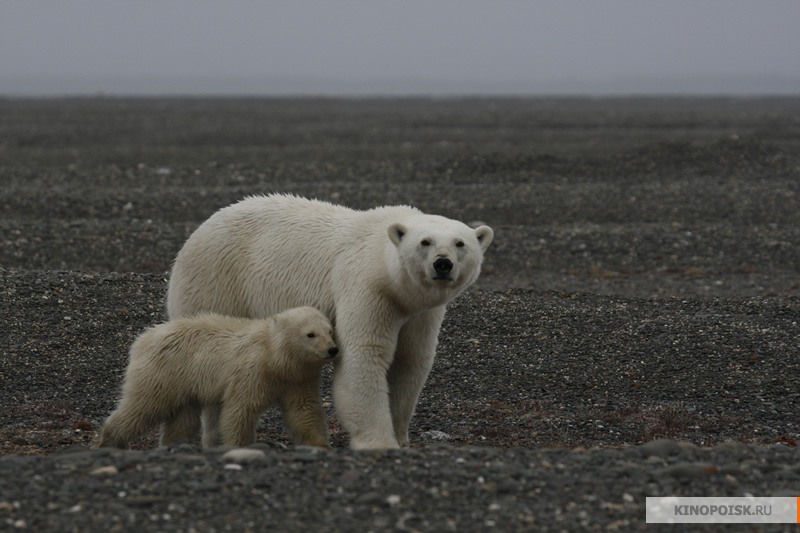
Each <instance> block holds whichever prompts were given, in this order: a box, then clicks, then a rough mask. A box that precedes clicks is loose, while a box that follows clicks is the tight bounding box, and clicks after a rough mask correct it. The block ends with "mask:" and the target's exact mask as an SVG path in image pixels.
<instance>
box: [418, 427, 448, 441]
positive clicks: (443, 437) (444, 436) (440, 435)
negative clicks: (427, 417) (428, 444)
mask: <svg viewBox="0 0 800 533" xmlns="http://www.w3.org/2000/svg"><path fill="white" fill-rule="evenodd" d="M420 438H421V439H422V440H424V441H433V442H446V441H449V440H450V439H451V438H452V437H451V436H450V435H449V434H448V433H445V432H444V431H439V430H437V429H431V430H428V431H425V432H424V433H421V434H420Z"/></svg>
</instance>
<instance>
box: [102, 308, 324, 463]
mask: <svg viewBox="0 0 800 533" xmlns="http://www.w3.org/2000/svg"><path fill="white" fill-rule="evenodd" d="M337 351H338V349H337V347H336V345H335V343H334V340H333V331H332V326H331V323H330V321H329V320H328V319H327V318H326V317H325V316H324V315H323V314H322V313H320V312H319V311H318V310H316V309H314V308H311V307H299V308H295V309H290V310H288V311H285V312H283V313H280V314H277V315H274V316H272V317H270V318H266V319H260V320H249V319H244V318H234V317H229V316H222V315H218V314H213V313H202V314H198V315H196V316H194V317H192V318H183V319H179V320H173V321H170V322H166V323H163V324H159V325H157V326H154V327H152V328H149V329H147V330H146V331H145V332H144V333H142V334H141V335H140V336H139V337H138V338H137V339H136V341H135V342H134V343H133V345H132V346H131V350H130V360H129V363H128V368H127V372H126V375H125V382H124V385H123V389H122V390H123V395H122V399H121V400H120V402H119V405H118V406H117V409H116V410H115V411H114V412H113V413H112V414H111V416H109V417H108V419H107V420H106V422H105V424H104V425H103V428H102V431H101V435H100V439H99V442H98V445H99V446H103V447H118V448H126V447H127V446H128V445H129V443H130V441H131V440H133V439H135V438H136V437H138V436H140V435H142V434H143V433H145V432H146V431H148V430H150V429H152V428H153V427H155V426H156V425H158V424H159V423H162V422H164V423H166V424H165V431H164V433H163V434H162V441H161V443H162V445H165V446H170V445H172V444H175V443H176V442H178V441H179V440H180V439H181V438H183V435H182V434H177V435H176V434H174V433H170V428H171V427H172V426H171V425H170V422H171V421H172V420H174V419H175V418H176V417H178V418H180V417H186V416H187V415H191V416H194V417H195V418H197V417H199V416H200V410H201V409H202V410H203V413H204V415H206V416H205V419H206V420H207V421H209V424H208V425H207V426H206V427H205V431H204V434H203V445H204V446H217V445H219V444H225V445H233V446H244V445H247V444H251V443H253V442H255V438H256V425H257V423H258V418H259V415H260V414H261V413H262V411H264V409H266V408H267V407H268V406H270V405H272V404H279V405H280V406H281V408H282V410H283V415H284V421H285V423H286V425H287V427H288V429H289V432H290V434H291V435H292V437H293V438H294V440H295V442H297V443H299V444H307V445H312V446H321V447H328V431H327V424H326V423H325V415H324V413H323V411H322V400H321V397H320V388H319V380H320V370H321V368H322V365H323V364H325V363H326V362H328V361H331V360H333V358H334V356H335V355H336V353H337ZM173 429H174V428H173Z"/></svg>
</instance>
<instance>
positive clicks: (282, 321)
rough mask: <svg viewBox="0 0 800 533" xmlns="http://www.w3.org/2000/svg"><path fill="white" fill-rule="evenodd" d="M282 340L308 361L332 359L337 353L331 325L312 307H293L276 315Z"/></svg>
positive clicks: (322, 361) (326, 318) (337, 349)
mask: <svg viewBox="0 0 800 533" xmlns="http://www.w3.org/2000/svg"><path fill="white" fill-rule="evenodd" d="M276 321H277V323H278V326H279V327H280V330H281V334H282V336H283V340H284V342H286V343H287V344H288V345H289V346H290V347H291V348H292V351H293V352H294V353H295V354H297V355H301V354H302V357H306V356H307V357H308V359H307V360H308V361H309V362H321V363H325V362H328V361H332V360H333V359H334V358H335V357H336V355H337V354H338V353H339V348H338V347H337V346H336V341H334V340H333V325H331V321H330V320H328V317H326V316H325V315H324V314H322V312H320V311H319V310H317V309H315V308H313V307H295V308H293V309H289V310H288V311H284V312H282V313H280V314H279V315H277V316H276Z"/></svg>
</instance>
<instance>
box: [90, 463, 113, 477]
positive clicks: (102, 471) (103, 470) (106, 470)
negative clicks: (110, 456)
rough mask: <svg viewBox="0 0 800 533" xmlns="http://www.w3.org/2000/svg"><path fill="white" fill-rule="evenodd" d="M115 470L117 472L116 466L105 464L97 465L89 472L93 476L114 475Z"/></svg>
mask: <svg viewBox="0 0 800 533" xmlns="http://www.w3.org/2000/svg"><path fill="white" fill-rule="evenodd" d="M117 472H119V470H118V469H117V467H116V466H114V465H107V466H99V467H97V468H95V469H94V470H92V471H91V472H89V474H91V475H93V476H102V475H114V474H116V473H117Z"/></svg>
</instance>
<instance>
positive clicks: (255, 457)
mask: <svg viewBox="0 0 800 533" xmlns="http://www.w3.org/2000/svg"><path fill="white" fill-rule="evenodd" d="M266 458H267V455H266V454H265V453H264V452H262V451H261V450H256V449H254V448H234V449H232V450H228V451H227V452H225V453H224V454H223V455H222V460H223V461H225V462H228V463H239V464H242V463H252V462H253V461H263V460H265V459H266Z"/></svg>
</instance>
